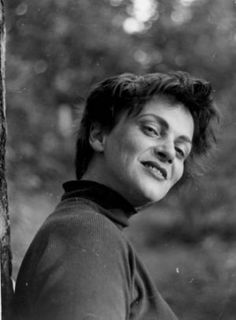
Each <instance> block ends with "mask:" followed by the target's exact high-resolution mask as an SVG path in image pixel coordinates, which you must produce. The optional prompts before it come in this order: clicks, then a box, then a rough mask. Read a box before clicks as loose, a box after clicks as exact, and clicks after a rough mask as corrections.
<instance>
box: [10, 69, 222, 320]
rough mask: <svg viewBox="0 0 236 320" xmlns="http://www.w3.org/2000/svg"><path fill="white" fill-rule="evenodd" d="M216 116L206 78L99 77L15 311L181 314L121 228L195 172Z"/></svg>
mask: <svg viewBox="0 0 236 320" xmlns="http://www.w3.org/2000/svg"><path fill="white" fill-rule="evenodd" d="M216 117H217V112H216V109H215V106H214V104H213V102H212V97H211V87H210V85H209V83H207V82H206V81H203V80H199V79H195V78H192V77H191V76H190V75H188V74H187V73H183V72H176V73H170V74H159V73H156V74H147V75H144V76H136V75H134V74H123V75H120V76H115V77H112V78H109V79H106V80H104V81H103V82H101V83H99V84H98V85H97V86H96V87H95V88H94V89H93V90H92V91H91V93H90V95H89V96H88V98H87V102H86V106H85V110H84V114H83V118H82V121H81V126H80V129H79V132H78V139H77V145H76V161H75V166H76V178H77V180H75V181H70V182H67V183H65V184H64V189H65V193H64V195H63V197H62V200H61V202H60V203H59V205H58V206H57V208H56V209H55V211H54V212H53V213H52V214H51V215H50V216H49V217H48V219H47V220H46V222H45V223H44V225H43V226H42V227H41V229H40V230H39V232H38V233H37V235H36V237H35V239H34V240H33V242H32V244H31V246H30V248H29V250H28V251H27V254H26V256H25V258H24V260H23V263H22V266H21V268H20V271H19V275H18V279H17V282H16V292H15V298H14V305H13V311H14V312H13V314H14V316H13V317H14V319H15V318H17V319H35V320H36V319H37V320H39V319H54V320H62V319H63V320H75V319H76V320H78V319H81V320H82V319H86V320H90V319H91V320H92V319H101V320H125V319H139V320H144V319H145V320H151V319H157V320H167V319H168V320H171V319H177V318H176V316H175V315H174V313H173V312H172V311H171V309H170V307H169V306H168V305H167V303H166V302H165V301H164V300H163V298H162V297H161V295H160V293H159V292H158V291H157V289H156V288H155V286H154V285H153V282H152V280H151V278H150V276H149V275H148V272H147V271H146V269H145V267H144V265H143V263H142V262H141V261H140V259H139V257H138V256H137V254H136V252H135V250H134V249H133V247H132V245H131V244H130V243H129V241H128V240H127V239H126V238H125V236H124V234H123V233H122V230H123V228H125V227H127V226H128V224H129V219H130V218H131V217H132V215H134V214H135V213H136V212H137V211H139V209H140V208H142V207H143V206H146V205H150V204H152V203H154V202H157V201H159V200H161V199H162V198H163V197H164V196H165V195H166V194H167V193H168V191H169V190H170V189H171V188H172V187H173V186H174V185H176V184H177V183H179V182H181V181H184V180H185V178H186V177H188V176H189V175H191V167H192V164H193V161H195V160H196V159H198V158H199V157H201V156H202V155H205V154H206V153H207V152H208V150H209V148H210V147H211V144H212V143H213V141H214V130H213V126H212V122H213V119H214V118H216Z"/></svg>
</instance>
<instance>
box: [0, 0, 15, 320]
mask: <svg viewBox="0 0 236 320" xmlns="http://www.w3.org/2000/svg"><path fill="white" fill-rule="evenodd" d="M5 48H6V31H5V16H4V1H3V0H0V68H1V70H0V259H1V264H0V269H1V272H0V279H1V286H0V319H3V320H6V319H7V318H8V317H9V312H10V303H11V298H12V293H13V290H12V282H11V250H10V222H9V215H8V199H7V183H6V178H5V150H6V104H5Z"/></svg>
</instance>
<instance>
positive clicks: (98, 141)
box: [89, 122, 106, 152]
mask: <svg viewBox="0 0 236 320" xmlns="http://www.w3.org/2000/svg"><path fill="white" fill-rule="evenodd" d="M105 139H106V134H105V130H104V128H102V126H101V124H99V123H97V122H95V123H93V124H92V125H91V127H90V134H89V143H90V146H91V147H92V148H93V150H94V151H97V152H103V150H104V143H105Z"/></svg>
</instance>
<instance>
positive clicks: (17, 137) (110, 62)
mask: <svg viewBox="0 0 236 320" xmlns="http://www.w3.org/2000/svg"><path fill="white" fill-rule="evenodd" d="M148 5H149V6H148ZM6 6H7V34H8V43H7V118H8V151H7V153H8V154H7V157H8V160H7V165H8V173H7V174H8V188H9V203H10V214H11V232H12V235H11V237H12V249H13V275H14V277H16V274H17V272H18V268H19V265H20V263H21V260H22V258H23V255H24V253H25V251H26V248H27V247H28V245H29V243H30V241H31V240H32V238H33V236H34V234H35V233H36V231H37V229H38V228H39V226H40V224H41V223H42V222H43V220H44V219H45V217H46V216H47V215H48V214H49V213H50V211H51V210H52V209H53V207H54V205H55V204H56V203H57V201H58V200H59V199H60V196H61V193H62V189H61V183H62V182H63V181H65V180H68V179H73V178H74V169H73V158H74V142H75V133H76V128H77V125H78V118H79V115H80V113H81V109H82V107H83V101H84V97H85V96H86V94H87V93H88V90H89V88H90V87H91V85H92V84H94V83H95V82H97V81H99V80H101V79H103V78H104V77H107V76H110V75H113V74H116V73H122V72H135V73H144V72H155V71H160V72H165V71H169V70H179V69H182V70H185V71H189V72H191V73H193V74H195V75H196V76H199V77H203V78H206V79H208V80H210V81H211V82H212V85H213V87H214V89H215V97H216V101H217V104H218V106H219V108H220V110H221V112H222V114H223V121H222V125H221V131H220V133H219V143H218V149H217V150H216V152H215V154H214V157H213V158H211V161H210V162H209V168H208V171H207V173H205V174H204V175H202V176H201V177H200V178H201V179H199V181H198V182H197V183H194V184H192V185H189V186H187V187H186V188H184V189H183V190H182V191H178V192H173V193H172V194H170V196H169V197H168V198H167V199H166V200H165V201H163V202H161V203H159V204H158V205H157V206H156V207H154V208H153V209H152V210H149V212H147V211H146V212H143V213H142V214H139V215H138V216H137V217H135V218H134V219H133V224H132V226H131V229H130V230H129V231H128V232H127V233H128V236H129V237H130V238H131V239H132V241H133V243H134V245H135V247H136V248H137V250H138V251H139V253H140V255H141V256H142V257H143V259H144V260H145V261H146V264H147V266H148V268H149V269H150V272H151V273H152V275H153V278H154V279H155V281H156V283H157V286H158V288H159V290H160V291H161V293H162V294H163V296H164V297H165V298H166V299H167V301H168V302H169V303H170V305H171V306H172V308H173V309H174V310H175V312H176V313H177V315H178V316H179V317H180V318H181V319H184V320H185V319H193V320H200V319H207V320H211V319H214V320H215V319H217V320H221V319H227V320H231V319H234V318H235V314H236V306H235V304H234V303H233V301H235V298H236V288H235V287H236V285H235V284H236V279H235V276H236V242H235V240H236V215H235V209H236V191H235V190H236V188H235V182H236V170H235V169H236V136H235V125H236V110H235V91H236V90H235V89H236V73H235V65H236V31H235V30H236V2H235V1H234V0H152V1H151V0H143V1H142V0H140V1H139V0H133V1H132V0H127V1H125V0H99V1H96V0H41V1H37V0H11V1H6ZM140 8H141V9H140Z"/></svg>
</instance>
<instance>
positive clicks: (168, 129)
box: [92, 98, 194, 207]
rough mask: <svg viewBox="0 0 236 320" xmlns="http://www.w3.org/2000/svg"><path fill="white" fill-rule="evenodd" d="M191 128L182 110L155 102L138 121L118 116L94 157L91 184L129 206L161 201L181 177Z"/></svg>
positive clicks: (173, 104)
mask: <svg viewBox="0 0 236 320" xmlns="http://www.w3.org/2000/svg"><path fill="white" fill-rule="evenodd" d="M193 132H194V122H193V118H192V116H191V114H190V112H189V111H188V110H187V109H186V108H185V107H184V105H183V104H181V103H178V102H173V101H171V100H168V99H164V98H159V99H156V100H152V101H150V102H148V103H147V104H146V105H145V106H144V108H143V109H142V111H141V112H140V113H139V114H138V115H135V116H134V115H131V116H130V115H129V116H127V115H126V114H123V115H122V116H121V118H120V120H119V122H118V123H117V124H116V125H115V127H114V128H113V129H112V130H111V131H110V132H109V133H103V140H102V142H103V143H102V150H101V151H100V152H95V155H94V159H93V160H94V161H92V162H93V164H95V167H96V168H97V169H96V170H95V172H96V174H95V176H96V177H95V180H97V182H100V183H103V184H105V185H107V186H108V187H110V188H112V189H114V190H116V191H117V192H119V193H120V194H121V195H123V197H125V198H126V199H127V200H128V201H129V202H130V203H131V204H133V205H134V206H136V207H137V206H143V205H145V204H148V203H150V202H156V201H159V200H161V199H162V198H163V197H164V196H165V195H166V194H167V192H168V191H169V190H170V189H171V188H172V187H173V186H174V185H175V184H176V182H177V181H179V179H180V178H181V177H182V175H183V172H184V163H185V160H186V158H187V157H188V156H189V154H190V152H191V148H192V143H191V142H192V138H193Z"/></svg>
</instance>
